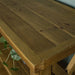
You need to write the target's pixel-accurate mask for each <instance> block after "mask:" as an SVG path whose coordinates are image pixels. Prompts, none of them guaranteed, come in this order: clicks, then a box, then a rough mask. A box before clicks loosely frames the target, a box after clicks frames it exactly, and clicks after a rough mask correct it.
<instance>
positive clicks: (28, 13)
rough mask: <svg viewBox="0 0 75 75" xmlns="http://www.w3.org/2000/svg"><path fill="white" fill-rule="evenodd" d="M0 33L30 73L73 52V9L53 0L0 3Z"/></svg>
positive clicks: (19, 0) (74, 28) (20, 0)
mask: <svg viewBox="0 0 75 75" xmlns="http://www.w3.org/2000/svg"><path fill="white" fill-rule="evenodd" d="M0 33H1V34H2V35H3V36H4V37H5V38H6V39H7V40H8V42H9V43H10V44H11V46H12V47H13V48H14V49H15V50H16V52H17V53H18V54H19V55H20V56H21V58H22V59H23V60H24V61H25V62H26V64H27V65H28V67H29V68H30V69H31V70H32V71H33V70H36V71H38V70H43V69H45V68H46V67H48V65H51V64H52V63H55V62H58V61H60V60H61V59H63V58H65V57H67V56H68V55H70V54H72V53H74V52H75V10H74V9H72V8H70V7H68V6H65V5H62V4H60V3H57V2H56V1H54V0H10V1H9V0H0Z"/></svg>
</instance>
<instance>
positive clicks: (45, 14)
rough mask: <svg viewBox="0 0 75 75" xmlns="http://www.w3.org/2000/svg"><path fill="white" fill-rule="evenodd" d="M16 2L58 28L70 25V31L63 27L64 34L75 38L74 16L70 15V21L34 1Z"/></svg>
mask: <svg viewBox="0 0 75 75" xmlns="http://www.w3.org/2000/svg"><path fill="white" fill-rule="evenodd" d="M7 2H8V1H7ZM17 2H19V3H20V4H21V5H23V6H25V7H27V8H28V9H30V10H31V11H32V12H34V13H35V14H37V15H39V16H40V17H42V18H44V19H45V20H47V21H49V22H50V23H52V24H54V25H56V26H57V27H59V28H63V27H64V26H67V25H68V24H69V25H70V26H71V25H72V29H71V30H68V29H69V28H68V29H67V27H64V28H63V30H64V31H65V32H67V33H68V34H69V35H71V36H72V37H75V32H74V28H75V27H74V24H75V22H74V20H75V18H74V16H75V14H74V13H71V14H73V16H72V19H70V17H69V18H68V17H66V16H64V17H63V15H62V14H60V13H58V12H55V11H54V10H52V9H51V8H50V7H47V6H44V5H43V4H41V3H39V2H37V1H35V0H33V1H26V0H24V1H23V0H22V1H21V2H20V1H17ZM3 3H4V2H3ZM50 14H51V15H50ZM66 14H67V13H66ZM58 17H59V18H58ZM62 26H63V27H62ZM71 31H72V32H71Z"/></svg>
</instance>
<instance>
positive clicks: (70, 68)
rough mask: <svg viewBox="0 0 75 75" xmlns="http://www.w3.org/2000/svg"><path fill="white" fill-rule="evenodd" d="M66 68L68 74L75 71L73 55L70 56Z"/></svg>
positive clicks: (74, 57) (70, 74)
mask: <svg viewBox="0 0 75 75" xmlns="http://www.w3.org/2000/svg"><path fill="white" fill-rule="evenodd" d="M66 69H67V72H68V74H69V75H72V74H73V72H75V55H74V56H73V57H72V59H71V61H70V63H69V64H68V66H67V68H66Z"/></svg>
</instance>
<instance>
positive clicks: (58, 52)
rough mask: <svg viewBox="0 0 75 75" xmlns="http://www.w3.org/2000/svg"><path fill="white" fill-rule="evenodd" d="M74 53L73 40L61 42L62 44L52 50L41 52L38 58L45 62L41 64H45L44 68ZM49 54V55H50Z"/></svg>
mask: <svg viewBox="0 0 75 75" xmlns="http://www.w3.org/2000/svg"><path fill="white" fill-rule="evenodd" d="M74 52H75V38H74V39H71V40H68V41H66V42H63V43H62V44H60V45H58V46H57V47H56V48H52V50H48V51H45V52H44V51H43V53H42V55H41V54H40V57H41V58H43V60H45V61H44V62H43V63H44V64H45V65H44V67H47V66H48V65H51V64H54V63H56V62H58V61H60V60H62V59H64V58H66V57H67V56H69V55H71V54H72V53H74ZM50 53H51V54H50Z"/></svg>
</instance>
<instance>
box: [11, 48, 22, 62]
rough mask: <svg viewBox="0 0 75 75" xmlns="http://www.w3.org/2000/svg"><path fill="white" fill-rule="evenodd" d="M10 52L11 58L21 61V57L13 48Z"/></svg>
mask: <svg viewBox="0 0 75 75" xmlns="http://www.w3.org/2000/svg"><path fill="white" fill-rule="evenodd" d="M10 54H11V58H12V59H13V60H16V61H19V60H20V59H21V57H20V56H19V55H18V54H17V53H16V52H15V50H14V49H12V50H11V51H10Z"/></svg>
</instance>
